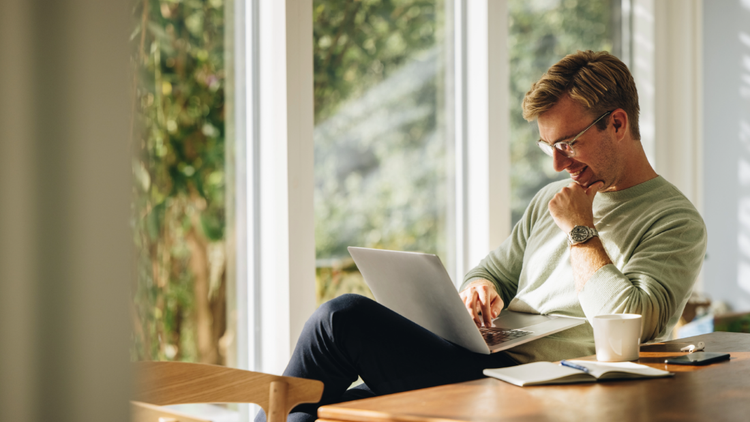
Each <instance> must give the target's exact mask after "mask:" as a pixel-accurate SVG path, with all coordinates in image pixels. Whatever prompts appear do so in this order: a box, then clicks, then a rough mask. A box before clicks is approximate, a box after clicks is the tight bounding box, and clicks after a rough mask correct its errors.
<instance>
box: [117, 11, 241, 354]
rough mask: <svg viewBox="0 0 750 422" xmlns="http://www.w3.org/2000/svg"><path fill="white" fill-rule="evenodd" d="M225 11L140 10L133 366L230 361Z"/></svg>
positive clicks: (136, 15) (136, 48)
mask: <svg viewBox="0 0 750 422" xmlns="http://www.w3.org/2000/svg"><path fill="white" fill-rule="evenodd" d="M144 7H145V10H144ZM223 13H224V12H223V2H222V1H221V0H209V1H190V0H183V1H179V0H170V1H154V0H146V1H138V2H136V7H135V8H134V18H135V19H134V31H133V36H132V40H131V42H132V44H133V56H132V63H133V64H134V66H135V68H136V76H135V80H134V81H133V82H134V88H136V92H135V99H134V109H136V110H137V113H136V118H137V122H135V124H134V128H135V134H134V136H133V139H134V140H135V141H134V142H136V144H135V148H136V156H135V158H134V161H133V180H134V185H133V203H132V207H133V220H132V225H133V235H134V236H133V239H134V242H135V246H136V258H135V259H136V262H135V265H136V266H137V277H136V280H135V281H134V287H133V298H132V305H133V309H132V313H131V315H132V317H133V319H134V321H133V327H134V332H133V342H132V348H131V355H132V358H133V359H134V360H180V361H193V362H205V363H215V364H224V363H225V357H226V350H225V348H224V347H223V346H222V345H224V342H222V338H223V336H224V335H225V331H226V321H227V319H226V298H225V295H226V282H225V280H226V276H225V274H226V272H225V267H226V250H225V242H224V228H225V205H224V203H225V177H224V172H225V166H224V164H225V160H224V130H225V129H224V57H223V52H224V42H223V41H224V39H223V37H224V16H223ZM144 29H145V31H144Z"/></svg>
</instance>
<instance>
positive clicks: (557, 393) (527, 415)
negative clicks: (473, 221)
mask: <svg viewBox="0 0 750 422" xmlns="http://www.w3.org/2000/svg"><path fill="white" fill-rule="evenodd" d="M699 341H703V342H705V343H706V351H707V352H729V353H730V354H731V359H730V360H729V361H723V362H719V363H714V364H711V365H707V366H681V365H666V364H665V363H664V359H665V358H667V357H673V356H680V355H684V354H685V353H684V352H680V351H679V350H680V348H681V347H684V346H685V345H688V344H697V342H699ZM588 359H595V357H588ZM638 363H641V364H644V365H648V366H652V367H654V368H659V369H666V370H668V371H671V372H675V376H674V377H671V378H657V379H641V380H630V381H605V382H598V383H593V384H573V385H550V386H536V387H517V386H515V385H512V384H507V383H505V382H502V381H498V380H496V379H492V378H484V379H479V380H475V381H469V382H464V383H460V384H451V385H443V386H439V387H433V388H426V389H423V390H415V391H409V392H405V393H399V394H392V395H388V396H380V397H374V398H369V399H364V400H357V401H351V402H347V403H340V404H336V405H330V406H323V407H321V408H320V409H319V410H318V417H319V418H320V419H319V421H321V422H329V421H349V422H377V421H402V422H447V421H500V420H508V421H576V422H578V421H680V422H684V421H702V422H706V421H744V422H747V421H750V334H742V333H718V332H717V333H711V334H706V335H701V336H696V337H690V338H686V339H680V340H676V341H671V342H666V343H658V344H650V345H643V346H642V347H641V352H640V359H639V360H638Z"/></svg>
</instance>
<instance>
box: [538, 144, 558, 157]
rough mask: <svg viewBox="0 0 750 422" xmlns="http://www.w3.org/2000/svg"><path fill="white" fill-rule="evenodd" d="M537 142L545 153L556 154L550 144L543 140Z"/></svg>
mask: <svg viewBox="0 0 750 422" xmlns="http://www.w3.org/2000/svg"><path fill="white" fill-rule="evenodd" d="M536 144H537V145H538V146H539V149H541V150H542V151H544V153H545V154H547V155H549V156H550V157H552V155H553V154H554V149H553V148H552V146H551V145H550V144H548V143H546V142H543V141H537V143H536Z"/></svg>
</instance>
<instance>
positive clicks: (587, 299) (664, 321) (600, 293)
mask: <svg viewBox="0 0 750 422" xmlns="http://www.w3.org/2000/svg"><path fill="white" fill-rule="evenodd" d="M706 237H707V235H706V228H705V225H704V223H703V220H702V219H701V218H700V216H699V215H698V214H697V213H694V212H680V211H678V212H672V213H665V215H663V216H661V217H660V218H658V219H657V220H656V221H655V222H654V223H653V224H652V225H651V227H649V228H648V230H647V231H646V232H645V233H644V235H643V236H642V237H641V240H640V242H639V244H638V246H637V247H636V248H635V250H634V251H633V254H632V255H631V256H630V258H629V259H628V261H627V262H626V263H625V265H624V266H623V267H622V269H621V270H620V269H618V268H617V267H616V266H615V265H613V264H610V265H605V266H604V267H602V268H600V269H599V270H598V271H597V272H596V273H594V275H593V276H591V278H590V279H589V280H588V281H587V282H586V284H585V285H584V287H583V289H582V290H581V292H580V293H579V295H578V299H579V301H580V304H581V307H582V308H583V311H584V313H585V314H586V317H587V318H588V319H589V320H590V319H591V318H593V317H594V316H596V315H602V314H612V313H635V314H641V315H642V316H643V333H642V337H641V338H642V339H643V341H647V340H650V339H654V338H659V337H662V336H664V335H665V334H666V333H667V331H668V330H669V329H671V327H672V326H674V323H675V322H676V318H678V317H679V315H678V313H679V312H681V310H682V308H683V307H684V306H685V302H686V301H687V298H688V296H689V295H690V291H691V289H692V286H693V283H694V282H695V279H696V277H697V276H698V273H699V272H700V268H701V265H702V263H703V258H704V256H705V252H706Z"/></svg>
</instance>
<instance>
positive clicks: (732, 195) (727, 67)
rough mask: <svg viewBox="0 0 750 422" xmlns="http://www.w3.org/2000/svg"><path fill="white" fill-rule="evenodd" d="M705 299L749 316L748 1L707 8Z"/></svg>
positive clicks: (718, 2) (719, 0)
mask: <svg viewBox="0 0 750 422" xmlns="http://www.w3.org/2000/svg"><path fill="white" fill-rule="evenodd" d="M703 25H704V37H703V45H704V47H703V52H704V53H703V54H704V67H703V72H704V94H703V95H704V100H705V102H704V108H703V109H704V147H703V153H704V178H703V186H704V188H703V190H704V193H703V194H704V206H703V209H704V218H705V221H706V225H707V227H708V252H707V254H708V258H707V259H706V262H705V265H704V286H705V291H706V293H707V294H708V295H709V296H710V297H711V298H712V299H714V300H722V301H725V302H727V303H729V304H730V305H731V306H732V307H733V308H734V309H735V310H737V311H747V310H750V1H749V0H711V1H706V2H704V9H703Z"/></svg>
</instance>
